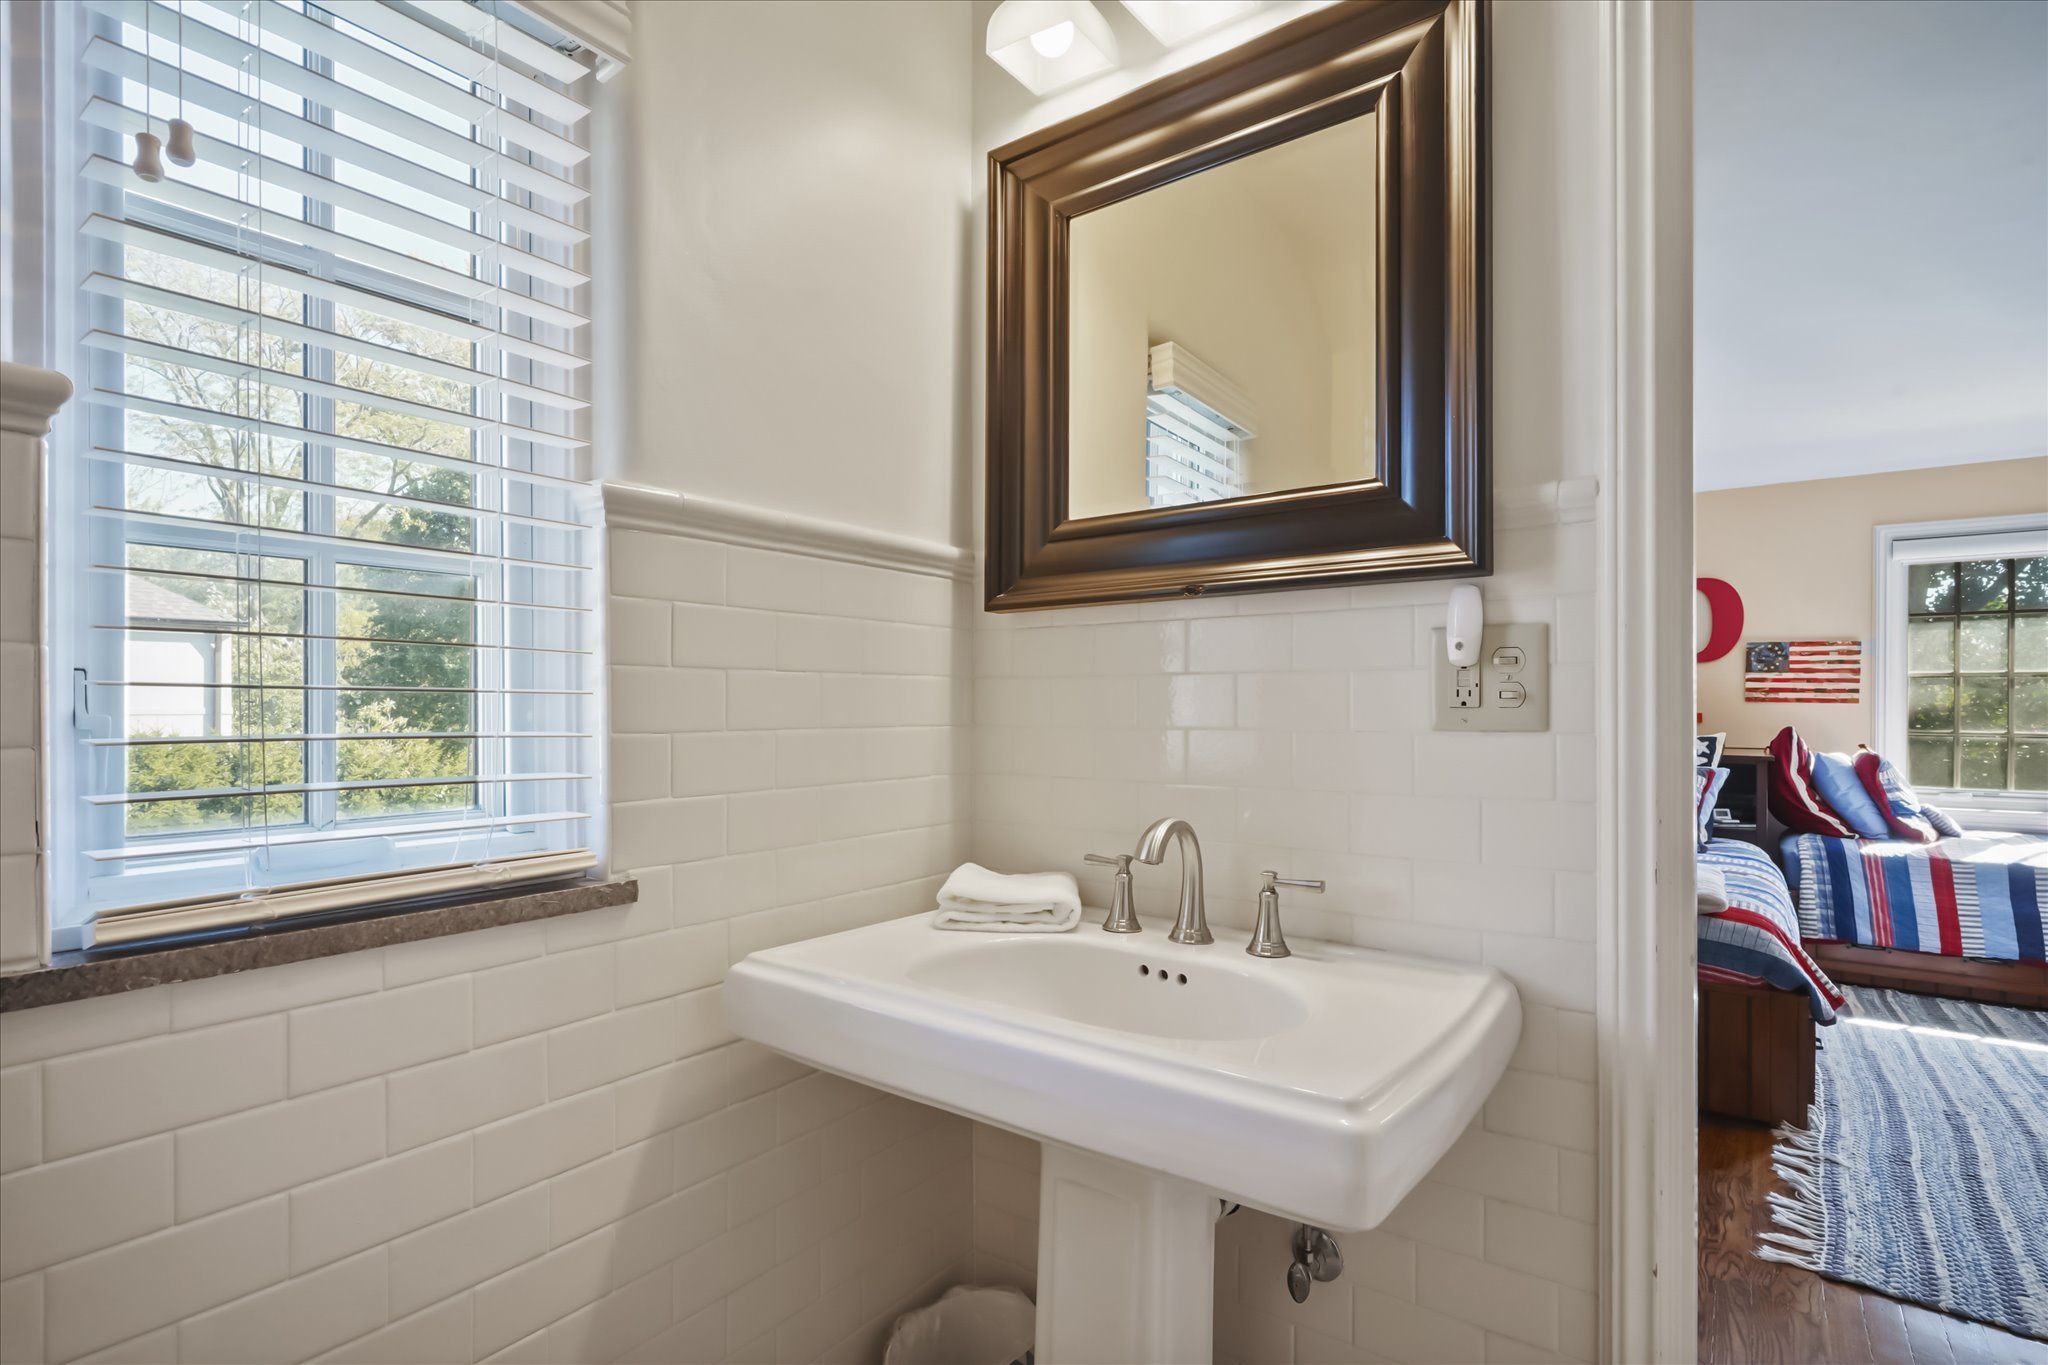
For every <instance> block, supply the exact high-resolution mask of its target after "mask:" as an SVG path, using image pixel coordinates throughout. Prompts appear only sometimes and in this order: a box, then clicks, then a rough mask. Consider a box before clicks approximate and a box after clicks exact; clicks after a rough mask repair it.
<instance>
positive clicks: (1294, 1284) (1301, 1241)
mask: <svg viewBox="0 0 2048 1365" xmlns="http://www.w3.org/2000/svg"><path fill="white" fill-rule="evenodd" d="M1343 1273H1344V1252H1343V1249H1342V1248H1340V1247H1339V1246H1338V1245H1337V1239H1336V1238H1335V1237H1332V1236H1331V1235H1330V1234H1329V1233H1327V1232H1325V1231H1323V1230H1322V1229H1321V1228H1312V1227H1310V1226H1309V1225H1308V1224H1307V1223H1303V1224H1301V1225H1300V1226H1299V1227H1297V1228H1295V1230H1294V1264H1292V1265H1290V1266H1288V1267H1287V1296H1288V1297H1289V1298H1291V1299H1293V1300H1294V1301H1295V1302H1296V1303H1307V1302H1308V1291H1309V1288H1310V1286H1311V1282H1313V1281H1317V1280H1320V1281H1322V1282H1323V1283H1324V1284H1328V1283H1329V1282H1330V1281H1331V1280H1334V1279H1336V1278H1337V1277H1338V1276H1339V1275H1342V1274H1343Z"/></svg>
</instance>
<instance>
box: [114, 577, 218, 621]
mask: <svg viewBox="0 0 2048 1365" xmlns="http://www.w3.org/2000/svg"><path fill="white" fill-rule="evenodd" d="M128 619H129V620H131V621H150V622H153V623H157V624H161V625H181V626H185V625H189V626H197V627H201V628H218V627H221V626H232V625H235V624H237V622H236V619H235V617H234V616H233V615H232V614H231V613H229V612H225V611H222V610H221V609H220V608H219V607H209V606H208V605H206V603H204V602H195V601H193V600H192V599H191V598H189V597H187V596H185V594H183V593H181V592H172V591H171V590H170V589H169V588H166V587H164V586H163V585H162V584H160V583H155V582H152V581H151V580H149V579H147V578H138V577H136V576H134V575H132V574H131V575H130V576H129V578H128Z"/></svg>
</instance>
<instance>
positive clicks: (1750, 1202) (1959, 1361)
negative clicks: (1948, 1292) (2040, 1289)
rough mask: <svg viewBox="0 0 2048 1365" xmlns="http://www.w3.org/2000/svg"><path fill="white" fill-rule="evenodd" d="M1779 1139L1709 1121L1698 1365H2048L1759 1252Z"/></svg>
mask: <svg viewBox="0 0 2048 1365" xmlns="http://www.w3.org/2000/svg"><path fill="white" fill-rule="evenodd" d="M1780 1188H1782V1187H1781V1186H1780V1185H1779V1184H1778V1180H1777V1176H1776V1175H1775V1174H1774V1173H1773V1172H1772V1170H1771V1131H1770V1129H1768V1128H1766V1127H1764V1126H1762V1125H1761V1124H1749V1123H1740V1122H1736V1121H1733V1120H1724V1119H1711V1118H1706V1117H1704V1116H1703V1117H1702V1118H1701V1119H1700V1184H1699V1201H1700V1362H1701V1365H1765V1362H1769V1363H1770V1365H1804V1363H1805V1362H1825V1363H1826V1365H1852V1362H1853V1363H1854V1365H1875V1363H1876V1362H1887V1365H1891V1363H1893V1362H1896V1365H1985V1363H1988V1362H1997V1365H2018V1363H2020V1362H2024V1365H2048V1345H2043V1344H2042V1343H2040V1342H2037V1341H2030V1340H2028V1339H2027V1338H2025V1337H2017V1336H2014V1335H2012V1334H2011V1333H2010V1332H2003V1331H2000V1330H1999V1329H1998V1328H1996V1327H1988V1326H1986V1325H1984V1324H1983V1323H1978V1322H1969V1321H1966V1320H1964V1319H1962V1318H1952V1317H1949V1316H1948V1315H1947V1314H1945V1313H1936V1312H1933V1311H1931V1310H1929V1309H1926V1308H1922V1307H1920V1306H1919V1305H1918V1304H1911V1303H1901V1302H1899V1301H1898V1300H1897V1299H1893V1298H1887V1297H1886V1296H1885V1295H1883V1294H1879V1293H1876V1292H1875V1291H1873V1290H1868V1289H1859V1288H1857V1287H1856V1286H1854V1285H1848V1284H1842V1283H1840V1282H1838V1281H1835V1280H1829V1279H1824V1278H1822V1277H1821V1276H1819V1275H1816V1274H1814V1273H1813V1272H1812V1271H1810V1270H1801V1269H1800V1268H1799V1267H1797V1266H1790V1265H1785V1264H1783V1263H1782V1262H1779V1261H1766V1260H1762V1259H1760V1258H1759V1257H1758V1256H1757V1255H1756V1247H1757V1236H1758V1234H1759V1233H1762V1232H1766V1231H1768V1230H1769V1228H1770V1206H1769V1203H1768V1202H1767V1201H1766V1199H1765V1196H1766V1195H1767V1194H1769V1193H1770V1192H1771V1191H1773V1190H1777V1189H1780Z"/></svg>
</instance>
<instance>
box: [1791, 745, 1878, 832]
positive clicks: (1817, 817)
mask: <svg viewBox="0 0 2048 1365" xmlns="http://www.w3.org/2000/svg"><path fill="white" fill-rule="evenodd" d="M1771 757H1772V759H1773V760H1775V761H1774V762H1773V763H1772V764H1771V814H1773V815H1775V816H1777V817H1778V819H1779V820H1780V821H1781V822H1782V823H1783V824H1784V826H1785V828H1787V829H1789V830H1791V831H1792V832H1793V833H1794V834H1832V835H1834V836H1835V837H1836V838H1838V839H1854V838H1857V837H1858V836H1857V833H1856V829H1855V827H1854V826H1853V825H1851V824H1850V823H1849V822H1848V821H1847V820H1844V819H1843V818H1842V817H1841V816H1839V815H1837V814H1836V813H1835V808H1834V807H1833V806H1830V805H1829V804H1828V802H1827V798H1826V797H1824V796H1822V795H1821V794H1820V788H1818V787H1816V786H1815V785H1814V784H1813V750H1811V749H1809V748H1807V747H1806V743H1805V741H1804V740H1802V739H1800V738H1799V732H1798V731H1796V730H1794V729H1793V728H1792V727H1791V726H1789V725H1788V726H1786V727H1785V728H1784V729H1782V730H1780V731H1778V737H1777V738H1776V739H1774V740H1772V741H1771Z"/></svg>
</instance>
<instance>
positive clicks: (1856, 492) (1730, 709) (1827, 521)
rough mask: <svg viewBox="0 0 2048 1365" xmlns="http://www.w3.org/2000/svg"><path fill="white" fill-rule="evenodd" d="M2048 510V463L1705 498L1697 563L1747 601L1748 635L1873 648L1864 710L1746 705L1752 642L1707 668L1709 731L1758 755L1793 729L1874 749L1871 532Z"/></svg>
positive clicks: (1813, 483)
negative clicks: (1746, 660)
mask: <svg viewBox="0 0 2048 1365" xmlns="http://www.w3.org/2000/svg"><path fill="white" fill-rule="evenodd" d="M2042 508H2048V458H2040V459H2027V460H2000V461H1996V462H1994V463H1990V464H1969V465H1956V466H1952V467H1950V468H1946V469H1914V470H1907V471H1904V472H1901V473H1896V474H1868V475H1864V476H1861V477H1859V478H1853V479H1813V480H1808V481H1806V482H1803V483H1780V484H1769V485H1766V486H1763V487H1759V488H1729V489H1722V490H1720V491H1718V492H1712V493H1701V494H1700V495H1699V496H1698V497H1697V498H1695V499H1694V500H1693V509H1694V511H1693V541H1694V550H1693V554H1694V562H1695V565H1696V567H1697V570H1698V573H1699V575H1700V576H1701V577H1703V578H1724V579H1726V580H1727V581H1728V582H1729V583H1731V584H1733V585H1734V587H1735V590H1736V591H1737V592H1738V593H1740V594H1741V595H1742V606H1743V626H1742V638H1743V639H1744V640H1785V639H1811V638H1821V639H1855V640H1862V641H1863V642H1864V646H1865V654H1864V661H1863V700H1862V701H1861V702H1860V703H1859V704H1857V705H1855V706H1833V705H1816V704H1812V703H1805V704H1797V703H1782V702H1780V703H1763V702H1757V703H1750V702H1745V701H1743V699H1742V672H1743V669H1742V655H1743V651H1742V647H1741V645H1740V644H1739V643H1738V644H1737V646H1736V648H1735V650H1734V651H1733V652H1732V653H1730V654H1728V655H1726V656H1725V657H1723V658H1720V659H1716V660H1715V661H1713V662H1712V663H1707V664H1701V665H1700V666H1699V669H1698V678H1699V710H1700V712H1701V714H1702V716H1703V720H1702V721H1701V724H1700V728H1701V729H1702V730H1703V731H1707V732H1712V731H1716V730H1725V731H1727V733H1728V742H1729V744H1731V745H1734V746H1738V747H1743V748H1756V747H1760V746H1762V745H1764V744H1768V743H1769V742H1770V739H1771V736H1773V735H1775V734H1776V733H1778V731H1779V730H1780V729H1781V728H1783V727H1784V726H1787V725H1791V726H1795V727H1797V729H1798V730H1799V733H1800V735H1801V736H1802V737H1803V738H1804V739H1805V740H1806V742H1807V743H1808V744H1811V745H1812V746H1813V747H1815V748H1817V749H1828V750H1835V751H1846V750H1849V749H1853V748H1854V747H1855V746H1856V745H1858V744H1862V743H1868V742H1871V740H1872V738H1873V735H1874V733H1875V731H1876V728H1877V727H1876V723H1875V717H1874V716H1873V714H1872V712H1871V706H1870V688H1871V682H1872V678H1871V657H1870V652H1869V646H1870V643H1871V640H1872V637H1873V636H1874V635H1875V634H1876V631H1877V618H1876V615H1875V607H1874V604H1873V584H1874V581H1875V578H1876V570H1875V568H1874V567H1873V565H1872V561H1871V554H1872V546H1871V531H1872V528H1873V527H1877V526H1883V525H1888V524H1890V523H1893V522H1909V521H1939V520H1943V519H1945V518H1950V517H1984V516H2001V515H2009V514H2011V513H2015V512H2026V511H2036V510H2039V509H2042Z"/></svg>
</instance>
